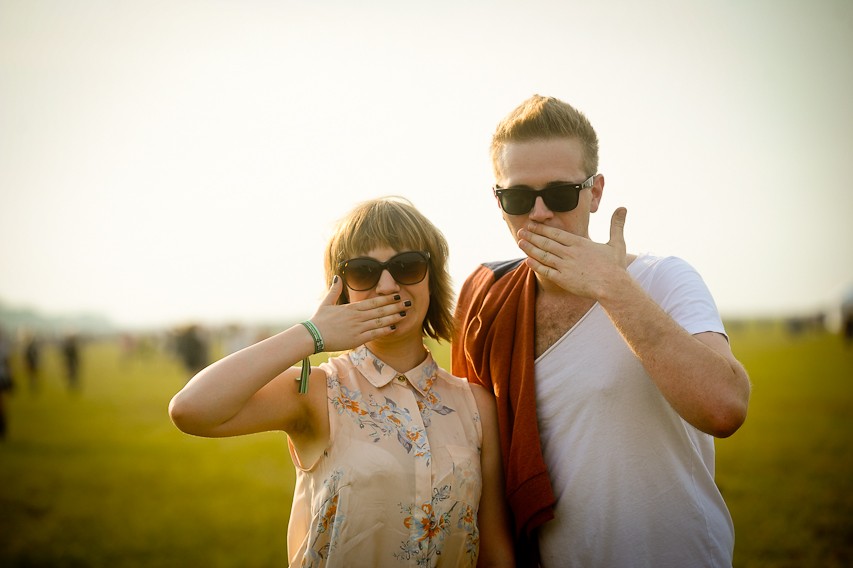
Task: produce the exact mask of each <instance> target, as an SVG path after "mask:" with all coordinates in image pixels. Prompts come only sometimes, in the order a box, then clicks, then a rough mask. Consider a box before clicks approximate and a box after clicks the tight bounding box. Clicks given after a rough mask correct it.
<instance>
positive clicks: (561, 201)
mask: <svg viewBox="0 0 853 568" xmlns="http://www.w3.org/2000/svg"><path fill="white" fill-rule="evenodd" d="M594 179H595V175H591V176H589V177H588V178H587V179H586V181H584V182H583V183H561V184H559V185H549V186H548V187H546V188H545V189H530V188H529V187H513V188H509V189H502V188H500V187H498V186H495V187H494V188H493V191H494V192H495V196H496V197H497V198H498V201H499V202H500V204H501V209H503V210H504V211H506V212H507V213H509V214H510V215H524V214H525V213H529V212H530V210H531V209H533V205H534V204H535V203H536V198H537V197H541V198H542V201H544V202H545V205H547V206H548V209H550V210H551V211H553V212H555V213H564V212H566V211H571V210H572V209H574V208H575V207H577V206H578V197H579V196H580V192H581V190H582V189H586V188H588V187H592V184H593V180H594Z"/></svg>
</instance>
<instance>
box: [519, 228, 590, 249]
mask: <svg viewBox="0 0 853 568" xmlns="http://www.w3.org/2000/svg"><path fill="white" fill-rule="evenodd" d="M518 235H519V236H520V237H521V238H523V239H527V240H529V241H531V242H534V243H535V244H536V245H537V246H539V248H542V249H544V248H545V247H544V246H542V245H543V244H544V243H547V242H550V241H553V242H556V243H557V244H560V245H565V246H570V245H572V244H575V243H576V242H577V241H578V239H581V238H582V237H579V236H577V235H574V234H572V233H570V232H568V231H563V230H562V229H558V228H557V227H550V226H548V225H544V224H542V223H535V222H531V223H528V224H527V227H525V228H523V229H521V230H519V231H518Z"/></svg>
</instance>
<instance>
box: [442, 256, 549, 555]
mask: <svg viewBox="0 0 853 568" xmlns="http://www.w3.org/2000/svg"><path fill="white" fill-rule="evenodd" d="M522 260H523V259H518V260H514V261H509V262H504V263H490V264H483V265H480V266H479V267H478V268H477V269H476V270H475V271H474V272H473V273H472V274H471V275H470V276H469V277H468V279H467V280H466V281H465V283H464V285H463V286H462V290H461V292H460V294H459V300H458V302H457V306H456V319H457V332H456V336H455V337H454V341H453V344H452V369H453V374H454V375H456V376H459V377H466V378H467V379H468V380H469V381H470V382H473V383H478V384H481V385H483V386H484V387H486V388H488V389H490V390H492V391H493V392H494V393H495V397H496V399H497V411H498V419H499V422H500V439H501V452H502V455H503V462H504V471H505V472H506V494H507V500H508V502H509V505H510V508H511V509H512V513H513V517H514V519H515V531H516V536H517V537H519V538H520V539H521V541H522V542H524V541H526V540H528V538H529V537H532V536H533V533H532V531H533V529H535V528H536V527H538V526H539V525H541V524H542V523H544V522H546V521H548V520H550V519H552V518H553V516H554V515H553V505H554V494H553V490H552V488H551V480H550V478H549V476H548V472H547V469H546V467H545V461H544V459H543V457H542V448H541V445H540V442H539V426H538V423H537V419H536V387H535V384H534V376H533V361H534V335H533V334H534V321H535V319H534V318H535V301H536V277H535V275H534V273H533V271H532V270H530V269H529V268H528V267H527V265H526V264H524V263H523V262H522ZM533 544H534V546H535V541H534V542H533Z"/></svg>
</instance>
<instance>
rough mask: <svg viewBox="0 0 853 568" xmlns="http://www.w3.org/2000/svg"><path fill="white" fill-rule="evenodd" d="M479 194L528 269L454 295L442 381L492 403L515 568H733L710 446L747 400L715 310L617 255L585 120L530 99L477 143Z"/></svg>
mask: <svg viewBox="0 0 853 568" xmlns="http://www.w3.org/2000/svg"><path fill="white" fill-rule="evenodd" d="M491 153H492V165H493V168H494V173H495V180H496V185H495V189H494V193H495V197H496V200H497V202H498V205H499V206H500V207H501V209H502V210H503V218H504V220H505V221H506V224H507V226H508V227H509V229H510V232H511V233H512V234H513V236H514V238H515V239H516V242H517V244H518V246H519V248H521V250H522V251H523V252H524V253H525V255H526V257H525V258H523V259H520V260H516V261H509V262H503V263H492V264H484V265H481V266H479V267H478V268H477V269H476V270H475V271H474V272H473V273H472V274H471V275H470V276H469V277H468V279H467V280H466V282H465V284H464V286H463V288H462V291H461V293H460V297H459V301H458V305H457V310H456V316H457V319H458V332H457V334H456V336H455V339H454V342H453V372H454V374H455V375H459V376H463V377H467V378H468V380H470V381H472V382H477V383H481V384H483V385H485V386H487V387H489V388H492V389H493V390H494V392H495V395H496V397H497V403H498V412H499V418H500V434H501V445H502V450H503V459H504V466H505V468H506V490H507V498H508V500H509V503H510V506H511V508H512V510H513V514H514V518H515V521H516V534H517V536H518V541H519V544H518V549H517V555H518V559H519V564H520V565H536V562H537V561H538V562H540V563H541V565H542V566H546V567H548V566H560V567H562V566H582V567H584V568H590V567H596V566H601V567H606V568H614V567H620V566H632V567H636V566H649V567H655V568H660V567H668V566H672V567H678V568H685V567H691V566H703V567H704V566H715V567H716V566H731V561H732V551H733V547H734V529H733V526H732V521H731V517H730V515H729V512H728V509H727V508H726V505H725V503H724V501H723V498H722V496H721V495H720V492H719V490H718V489H717V487H716V484H715V482H714V437H726V436H729V435H731V434H732V433H734V432H735V431H736V430H737V429H738V428H739V427H740V426H741V424H742V423H743V421H744V419H745V418H746V411H747V403H748V400H749V391H750V384H749V378H748V377H747V374H746V371H745V370H744V368H743V367H742V365H741V364H740V363H739V362H738V361H737V360H736V359H735V357H734V355H732V352H731V349H730V348H729V344H728V339H727V337H726V335H725V330H724V329H723V325H722V322H721V320H720V316H719V314H718V312H717V309H716V306H715V304H714V300H713V298H712V297H711V294H710V293H709V291H708V289H707V287H706V286H705V284H704V282H703V281H702V279H701V277H700V276H699V274H698V273H696V271H695V270H693V269H692V268H691V267H690V266H689V265H688V264H687V263H685V262H684V261H682V260H680V259H678V258H674V257H667V258H660V257H653V256H650V255H639V256H636V255H629V254H627V253H626V247H625V242H624V239H623V227H624V224H625V218H626V210H625V209H624V208H618V209H617V210H616V211H615V213H614V214H613V217H612V220H611V229H610V241H609V242H608V243H606V244H603V243H595V242H593V241H591V240H590V239H589V218H590V214H591V213H595V212H596V211H597V210H598V208H599V205H600V203H601V199H602V195H603V192H604V177H603V176H602V175H601V174H599V173H598V138H597V135H596V134H595V131H594V130H593V128H592V126H591V125H590V123H589V121H588V120H587V119H586V117H585V116H584V115H583V114H581V113H580V112H578V111H577V110H575V109H574V108H573V107H571V106H570V105H568V104H566V103H564V102H562V101H559V100H557V99H554V98H549V97H542V96H538V95H537V96H534V97H532V98H530V99H528V100H527V101H525V102H523V103H522V104H521V105H520V106H519V107H518V108H516V109H515V110H514V111H513V112H511V113H510V114H509V115H508V116H507V117H506V118H505V119H504V120H503V121H502V122H501V123H500V124H499V125H498V128H497V130H496V132H495V134H494V136H493V139H492V147H491Z"/></svg>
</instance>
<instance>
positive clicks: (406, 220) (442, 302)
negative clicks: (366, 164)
mask: <svg viewBox="0 0 853 568" xmlns="http://www.w3.org/2000/svg"><path fill="white" fill-rule="evenodd" d="M383 246H384V247H389V248H392V249H394V250H396V251H398V252H404V251H410V250H423V251H427V252H429V256H430V259H429V309H428V310H427V314H426V318H424V322H423V332H424V334H426V335H428V336H430V337H432V338H433V339H436V340H445V341H450V339H451V337H452V336H453V301H454V299H453V288H452V282H451V279H450V273H449V272H448V269H447V257H448V255H449V248H448V246H447V240H446V239H445V238H444V235H443V234H442V233H441V231H439V230H438V228H436V226H435V225H433V224H432V222H430V220H429V219H427V218H426V217H424V215H423V214H422V213H421V212H420V211H418V210H417V209H416V208H415V206H414V205H412V203H411V202H410V201H408V200H407V199H405V198H403V197H398V196H388V197H381V198H378V199H371V200H369V201H364V202H362V203H360V204H358V205H357V206H356V207H355V208H354V209H353V210H352V211H350V212H349V213H348V214H347V215H346V216H345V217H344V218H342V219H341V220H340V221H338V224H337V226H336V227H335V231H334V233H333V235H332V238H331V240H330V241H329V245H328V246H327V247H326V256H325V260H324V266H325V273H326V281H327V282H328V283H331V281H332V278H333V277H334V276H335V275H336V274H337V273H338V263H339V262H341V261H344V260H348V259H350V258H355V257H357V256H363V255H365V254H366V253H368V252H370V251H371V250H372V249H375V248H380V247H383ZM347 301H348V300H347V296H346V287H344V293H343V294H341V299H340V300H339V302H340V303H346V302H347Z"/></svg>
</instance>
